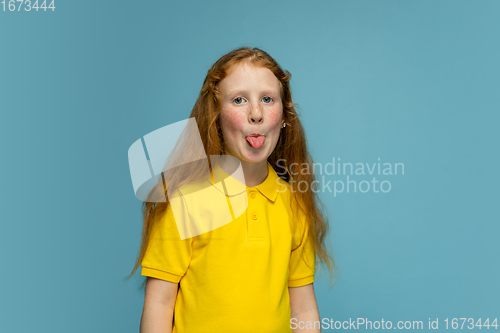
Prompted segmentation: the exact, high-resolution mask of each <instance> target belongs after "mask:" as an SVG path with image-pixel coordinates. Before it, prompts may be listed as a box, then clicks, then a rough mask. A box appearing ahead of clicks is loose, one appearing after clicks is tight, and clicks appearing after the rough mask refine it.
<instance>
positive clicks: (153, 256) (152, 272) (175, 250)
mask: <svg viewBox="0 0 500 333" xmlns="http://www.w3.org/2000/svg"><path fill="white" fill-rule="evenodd" d="M184 207H185V206H184ZM175 214H176V216H177V217H178V219H179V218H180V219H187V218H189V217H188V216H189V215H188V214H187V211H186V209H185V208H184V209H183V210H178V209H176V211H175ZM177 214H182V215H184V216H178V215H177ZM192 240H193V239H192V238H187V239H183V240H181V237H180V236H179V231H178V229H177V224H176V222H175V219H174V213H173V210H172V205H171V204H169V205H168V208H167V210H166V212H165V214H163V216H162V217H161V219H160V221H158V222H157V223H156V225H155V227H154V228H153V230H152V231H151V235H150V239H149V243H148V246H147V248H146V252H145V254H144V258H143V260H142V262H141V275H143V276H150V277H154V278H157V279H161V280H166V281H170V282H174V283H179V281H180V280H181V278H182V276H184V274H185V273H186V271H187V269H188V267H189V263H190V262H191V256H192Z"/></svg>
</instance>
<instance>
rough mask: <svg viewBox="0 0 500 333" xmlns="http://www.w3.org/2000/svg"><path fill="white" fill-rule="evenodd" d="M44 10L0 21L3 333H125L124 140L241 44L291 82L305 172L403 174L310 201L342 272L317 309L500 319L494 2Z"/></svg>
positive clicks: (173, 109) (130, 305)
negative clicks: (386, 188)
mask: <svg viewBox="0 0 500 333" xmlns="http://www.w3.org/2000/svg"><path fill="white" fill-rule="evenodd" d="M18 4H19V3H16V7H17V6H18ZM55 5H56V9H55V11H54V12H52V11H47V12H43V11H40V10H39V11H38V12H36V11H34V10H32V11H31V12H25V11H23V10H21V11H20V12H18V11H17V10H16V11H14V12H10V11H8V10H7V11H5V12H4V11H1V12H0V31H1V37H0V38H1V39H0V41H1V44H0V45H1V46H0V48H1V50H2V52H0V112H1V120H0V135H1V137H0V138H1V145H2V146H1V147H2V162H1V164H0V168H1V169H0V170H1V174H2V176H1V179H2V181H1V187H2V191H1V196H2V197H1V200H0V208H1V214H2V218H1V220H2V223H1V232H0V251H1V253H2V267H3V268H2V274H1V277H0V283H1V296H0V299H1V302H0V325H1V326H0V330H1V331H3V332H10V333H16V332H75V333H77V332H138V330H139V323H140V317H141V313H142V306H143V301H144V294H143V291H141V290H139V289H138V288H139V285H140V283H141V282H142V277H140V275H139V272H137V273H136V275H135V276H134V277H133V278H131V279H130V280H128V281H126V282H125V281H123V278H124V277H125V276H126V275H127V274H128V273H130V271H131V269H132V267H133V264H134V262H135V259H136V255H137V251H138V249H139V245H140V234H141V230H142V229H141V228H142V225H141V223H142V220H141V214H140V205H141V202H140V201H139V200H138V199H137V198H136V197H135V196H134V192H133V188H132V183H131V178H130V173H129V169H128V158H127V151H128V148H129V147H130V145H131V144H132V143H133V142H134V141H135V140H137V139H139V138H140V137H141V136H143V135H145V134H147V133H149V132H151V131H153V130H155V129H158V128H160V127H162V126H165V125H168V124H171V123H173V122H176V121H180V120H183V119H186V118H187V117H188V115H189V113H190V111H191V108H192V107H193V105H194V102H195V100H196V98H197V96H198V93H199V89H200V88H201V85H202V82H203V79H204V77H205V75H206V72H207V70H208V68H209V67H210V66H211V65H212V64H213V63H214V62H215V61H216V60H217V59H218V58H219V57H220V56H222V55H223V54H225V53H227V52H229V51H230V50H232V49H234V48H237V47H240V46H247V45H248V46H251V47H259V48H262V49H264V50H265V51H267V52H268V53H270V54H271V55H272V56H273V57H274V58H275V59H276V60H277V61H278V62H279V63H280V65H281V66H282V67H283V68H285V69H287V70H289V71H290V72H291V73H292V76H293V77H292V81H291V84H292V92H293V97H294V102H296V103H297V104H298V106H299V108H300V112H301V117H302V121H303V124H304V126H305V129H306V133H307V137H308V142H309V145H310V149H311V153H312V155H313V158H314V159H315V161H316V162H320V163H328V162H331V161H332V158H334V157H335V158H340V159H341V162H351V163H358V162H359V163H369V164H370V165H372V164H373V163H376V162H378V158H380V161H381V162H382V163H385V162H387V163H392V164H394V163H404V166H405V173H404V175H398V176H376V177H377V179H379V180H389V181H390V182H391V185H392V187H391V191H390V192H388V193H385V194H384V193H374V192H372V191H370V192H367V193H359V191H358V192H357V193H352V192H350V193H346V192H344V193H338V194H337V195H336V196H334V194H333V193H329V192H324V193H322V194H321V198H322V199H323V201H324V203H325V204H326V206H327V208H328V212H329V217H330V220H331V242H332V244H333V253H334V257H335V259H336V262H337V264H338V267H339V271H338V277H339V279H338V281H337V283H336V284H335V285H334V286H333V288H332V289H331V290H330V289H329V288H328V282H327V280H326V279H325V275H321V276H319V274H318V275H317V277H316V279H317V280H316V282H315V284H314V285H315V290H316V296H317V300H318V306H319V310H320V315H321V317H322V318H332V319H334V320H342V321H343V320H349V319H350V318H351V319H354V320H355V319H356V318H358V317H362V318H367V319H369V320H372V321H376V320H381V319H384V320H386V321H387V320H391V321H392V322H393V325H396V323H397V321H399V320H402V321H405V320H410V321H413V320H421V321H423V322H424V327H425V329H426V330H425V331H427V325H428V324H427V323H428V318H432V320H435V319H436V318H439V319H440V326H439V329H440V330H445V327H444V321H443V320H444V319H445V318H450V319H451V318H455V317H457V318H459V317H467V318H475V319H476V320H477V319H479V318H483V320H484V319H486V318H488V317H489V318H491V319H490V321H491V320H492V318H495V317H500V305H499V303H498V302H499V301H498V296H499V291H500V288H499V286H498V281H499V278H500V267H499V266H500V265H499V259H498V258H499V256H500V246H499V245H498V235H499V232H500V227H499V222H500V221H499V217H498V201H499V200H498V199H499V195H498V189H499V172H498V169H497V168H498V165H499V158H498V143H499V133H498V124H499V120H500V118H499V115H498V111H499V106H500V103H499V102H500V94H499V93H498V87H499V82H498V78H499V76H500V66H499V61H498V59H500V46H499V45H500V44H499V43H498V37H499V35H500V21H499V20H498V13H499V11H500V2H498V1H485V0H483V1H476V2H473V1H457V0H454V1H442V0H441V1H388V0H387V1H273V2H268V1H241V2H233V1H196V2H180V1H175V2H173V1H169V2H167V1H148V2H139V1H71V2H70V1H55ZM0 8H1V7H0ZM335 179H337V180H338V179H343V178H342V177H340V178H335V177H333V176H327V180H331V181H332V183H333V180H335ZM356 179H357V180H358V181H359V180H361V179H366V180H371V179H372V177H370V176H366V177H364V178H363V177H357V178H356ZM331 186H332V185H331ZM242 287H243V288H244V286H242ZM476 330H478V329H476ZM483 330H484V328H483ZM493 331H496V330H493Z"/></svg>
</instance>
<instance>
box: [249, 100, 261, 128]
mask: <svg viewBox="0 0 500 333" xmlns="http://www.w3.org/2000/svg"><path fill="white" fill-rule="evenodd" d="M249 117H250V122H252V123H261V122H262V119H263V116H262V110H261V109H260V106H259V104H258V103H257V104H256V105H252V106H251V110H250V115H249Z"/></svg>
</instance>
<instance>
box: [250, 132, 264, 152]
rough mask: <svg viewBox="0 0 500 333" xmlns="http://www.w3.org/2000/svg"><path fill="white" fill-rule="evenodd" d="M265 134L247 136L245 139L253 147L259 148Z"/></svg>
mask: <svg viewBox="0 0 500 333" xmlns="http://www.w3.org/2000/svg"><path fill="white" fill-rule="evenodd" d="M265 138H266V137H265V136H263V135H259V136H247V141H248V143H250V144H251V145H252V147H254V148H255V149H259V148H260V147H262V145H263V144H264V140H265Z"/></svg>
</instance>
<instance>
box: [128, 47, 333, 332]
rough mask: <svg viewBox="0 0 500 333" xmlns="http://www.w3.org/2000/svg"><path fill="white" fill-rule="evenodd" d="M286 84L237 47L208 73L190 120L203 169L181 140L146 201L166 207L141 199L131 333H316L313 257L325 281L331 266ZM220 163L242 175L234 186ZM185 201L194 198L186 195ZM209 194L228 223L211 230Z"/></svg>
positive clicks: (264, 58) (270, 63)
mask: <svg viewBox="0 0 500 333" xmlns="http://www.w3.org/2000/svg"><path fill="white" fill-rule="evenodd" d="M290 78H291V74H290V73H289V72H288V71H286V72H284V71H283V70H282V69H281V67H280V66H279V65H278V63H277V62H276V61H275V60H274V59H273V58H272V57H271V56H270V55H269V54H267V53H266V52H264V51H263V50H261V49H258V48H249V47H243V48H239V49H236V50H234V51H232V52H230V53H228V54H226V55H224V56H223V57H221V58H220V59H219V60H218V61H217V62H216V63H215V64H214V65H213V66H212V67H211V68H210V70H209V71H208V73H207V76H206V78H205V81H204V83H203V86H202V89H201V92H200V95H199V97H198V100H197V101H196V103H195V106H194V108H193V110H192V112H191V116H190V117H194V119H195V120H196V123H197V125H198V129H197V130H199V134H200V136H199V138H200V139H201V143H202V145H203V147H202V149H203V150H204V151H203V153H204V154H206V156H207V159H208V163H207V159H199V158H198V159H197V158H196V156H195V155H196V154H198V153H199V152H196V149H193V147H194V145H195V143H196V142H195V141H196V140H195V139H194V138H195V137H196V136H195V135H190V134H189V133H184V134H185V135H184V137H183V138H182V139H181V140H179V141H178V144H177V146H176V150H174V152H173V153H172V154H171V156H170V157H171V158H170V159H169V161H173V162H169V163H171V166H173V167H171V168H166V169H165V170H167V171H166V172H164V173H163V174H162V180H161V181H160V182H159V183H158V184H157V186H156V187H155V188H154V189H153V191H151V193H150V197H154V195H155V194H156V195H157V194H159V193H161V194H167V195H168V199H167V202H156V203H153V202H149V201H146V202H144V203H143V216H144V227H143V234H142V244H141V249H140V253H139V255H138V257H137V260H136V263H135V267H134V269H133V271H132V272H131V273H130V275H129V277H130V276H131V275H132V274H133V273H134V272H135V271H136V270H137V269H138V267H139V265H141V268H142V269H141V275H143V276H146V277H147V278H146V280H145V283H146V291H145V299H144V310H143V314H142V319H141V327H140V331H141V333H152V332H174V333H186V332H187V333H204V332H207V333H208V332H217V333H221V332H222V333H233V332H234V333H246V332H252V333H257V332H258V333H278V332H279V333H281V332H299V331H300V332H306V331H307V332H320V328H319V326H318V324H319V320H320V317H319V312H318V308H317V304H316V299H315V295H314V288H313V282H314V274H315V268H316V266H315V264H316V256H317V257H318V258H319V260H320V262H321V263H322V264H323V265H325V266H327V268H328V269H329V272H330V273H331V276H332V277H333V267H335V263H334V261H333V259H332V257H331V255H330V254H329V252H328V251H327V249H326V246H325V237H326V235H327V232H328V223H327V219H326V216H325V214H324V213H323V212H322V209H321V203H320V201H319V199H318V198H317V197H316V196H315V191H314V190H313V187H312V185H313V182H314V180H315V178H314V174H313V173H311V170H313V168H312V166H313V162H312V159H311V157H310V155H309V152H308V150H307V146H306V139H305V133H304V130H303V128H302V125H301V123H300V121H299V118H298V115H297V112H296V110H295V107H294V104H293V102H292V96H291V90H290V84H289V80H290ZM231 158H232V159H233V161H234V160H235V159H236V160H237V161H238V163H236V164H237V165H240V166H241V169H240V170H243V174H244V180H243V182H244V185H243V187H241V179H240V182H238V181H237V180H236V178H235V177H234V175H235V174H236V173H233V172H232V171H231V170H234V169H235V168H234V167H232V166H234V163H231ZM204 163H206V164H207V165H208V166H209V167H208V168H204V167H203V165H204ZM292 163H294V168H293V170H290V169H289V167H288V166H289V165H290V164H292ZM175 166H180V167H175ZM295 166H298V167H295ZM292 172H293V173H292ZM221 180H222V181H221ZM298 184H299V185H300V186H297V185H298ZM238 185H240V186H238ZM305 185H307V186H305ZM217 190H218V191H217ZM202 191H207V192H202ZM174 193H175V195H174ZM196 193H203V197H199V196H198V197H197V199H193V198H196V197H193V195H194V194H196ZM218 195H221V196H223V197H224V198H225V199H226V200H225V201H224V202H227V204H228V205H229V210H228V211H230V213H231V214H230V223H227V221H222V222H220V223H219V224H218V225H217V223H216V222H217V221H216V220H220V219H221V217H222V215H223V214H222V213H221V207H222V206H217V205H213V204H212V202H215V201H216V198H217V197H218ZM242 195H243V197H244V199H245V201H244V203H245V204H244V206H243V208H244V209H239V211H238V209H237V207H236V206H238V204H237V203H238V202H240V203H241V202H242V201H238V200H239V199H238V198H242ZM174 198H175V200H176V201H175V202H177V203H176V204H174ZM152 201H155V200H152ZM200 207H201V208H200ZM207 207H211V210H210V209H207ZM240 208H241V205H240ZM226 210H227V209H226ZM221 214H222V215H221ZM196 219H199V220H201V221H202V223H214V222H215V224H211V225H212V227H210V228H209V229H208V231H207V230H204V231H206V232H194V233H193V230H192V229H189V228H186V230H188V229H189V230H188V232H187V236H186V230H184V229H183V226H184V223H186V221H188V220H189V221H190V222H192V220H196ZM180 220H182V221H180ZM195 224H196V222H195ZM213 225H216V226H215V227H213ZM198 231H199V230H198ZM189 232H191V236H192V237H190V235H189ZM183 235H184V236H183ZM315 322H316V324H315V325H314V323H315ZM299 327H300V328H301V329H302V328H306V327H307V328H308V329H305V330H301V329H299Z"/></svg>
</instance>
